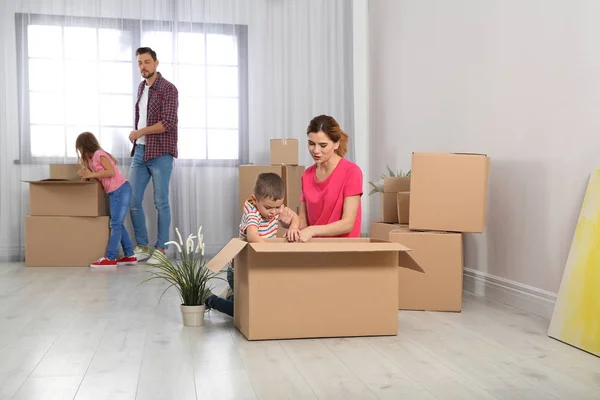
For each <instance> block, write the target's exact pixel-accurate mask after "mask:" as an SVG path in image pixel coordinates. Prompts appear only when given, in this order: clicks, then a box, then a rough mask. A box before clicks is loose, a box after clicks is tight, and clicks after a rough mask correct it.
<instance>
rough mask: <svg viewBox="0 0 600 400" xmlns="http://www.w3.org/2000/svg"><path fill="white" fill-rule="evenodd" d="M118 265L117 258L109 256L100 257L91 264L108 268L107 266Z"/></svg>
mask: <svg viewBox="0 0 600 400" xmlns="http://www.w3.org/2000/svg"><path fill="white" fill-rule="evenodd" d="M116 266H117V261H116V260H109V259H108V258H105V257H102V258H99V259H98V260H97V261H94V262H93V263H91V264H90V268H106V267H116Z"/></svg>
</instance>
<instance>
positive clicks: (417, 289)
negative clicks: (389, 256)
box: [371, 222, 463, 311]
mask: <svg viewBox="0 0 600 400" xmlns="http://www.w3.org/2000/svg"><path fill="white" fill-rule="evenodd" d="M371 237H372V238H374V239H381V240H389V241H390V242H394V243H400V244H402V245H404V246H406V247H408V248H410V249H411V252H410V260H409V261H410V263H407V264H403V263H402V262H401V263H400V268H398V309H400V310H425V311H461V309H462V294H463V248H462V234H460V233H453V232H436V231H425V232H423V231H411V230H409V229H408V226H407V225H398V224H383V223H380V222H372V223H371ZM414 264H416V265H417V266H418V268H414Z"/></svg>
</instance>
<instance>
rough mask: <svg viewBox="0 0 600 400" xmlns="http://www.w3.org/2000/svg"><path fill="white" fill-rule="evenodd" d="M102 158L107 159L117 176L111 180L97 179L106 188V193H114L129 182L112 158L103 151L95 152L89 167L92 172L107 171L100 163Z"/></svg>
mask: <svg viewBox="0 0 600 400" xmlns="http://www.w3.org/2000/svg"><path fill="white" fill-rule="evenodd" d="M100 157H106V159H107V160H108V161H109V162H110V163H111V165H112V167H113V168H114V170H115V174H114V176H112V177H110V178H97V179H98V180H99V181H100V183H101V184H102V187H103V188H104V191H105V192H106V193H110V192H114V191H115V190H117V189H118V188H120V187H121V185H123V184H124V183H125V182H127V181H126V180H125V177H124V176H123V174H122V173H121V171H119V168H117V165H116V164H115V162H114V160H113V159H112V157H111V156H109V155H108V154H107V153H106V152H105V151H103V150H96V151H95V152H94V155H93V156H92V158H91V160H90V162H89V163H88V165H89V167H90V171H92V172H100V171H104V170H105V169H104V167H103V166H102V163H101V162H100Z"/></svg>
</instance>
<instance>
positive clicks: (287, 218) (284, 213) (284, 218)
mask: <svg viewBox="0 0 600 400" xmlns="http://www.w3.org/2000/svg"><path fill="white" fill-rule="evenodd" d="M294 214H296V213H295V212H293V211H292V210H291V209H290V208H289V207H285V206H281V211H279V221H281V222H283V223H284V224H285V225H287V226H289V225H290V224H291V223H292V218H293V217H294Z"/></svg>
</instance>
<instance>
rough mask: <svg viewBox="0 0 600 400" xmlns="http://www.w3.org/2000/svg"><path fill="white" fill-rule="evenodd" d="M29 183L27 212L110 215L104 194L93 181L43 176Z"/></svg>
mask: <svg viewBox="0 0 600 400" xmlns="http://www.w3.org/2000/svg"><path fill="white" fill-rule="evenodd" d="M27 182H28V183H29V198H30V200H29V214H30V215H34V216H41V215H44V216H70V217H99V216H107V215H109V207H108V201H107V197H106V194H105V193H104V189H103V188H102V185H101V184H100V183H99V182H97V181H95V180H90V181H85V182H81V181H72V180H64V179H44V180H40V181H27Z"/></svg>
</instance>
